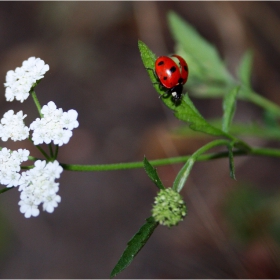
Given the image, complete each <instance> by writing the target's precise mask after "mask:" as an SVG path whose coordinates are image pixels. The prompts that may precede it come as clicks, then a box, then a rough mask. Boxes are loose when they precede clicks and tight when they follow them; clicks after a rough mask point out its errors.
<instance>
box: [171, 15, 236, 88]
mask: <svg viewBox="0 0 280 280" xmlns="http://www.w3.org/2000/svg"><path fill="white" fill-rule="evenodd" d="M168 20H169V27H170V30H171V33H172V35H173V37H174V39H175V41H176V42H177V44H178V45H179V46H178V47H179V49H181V50H182V51H184V53H185V55H186V57H184V58H185V59H186V61H187V62H188V64H189V69H190V79H191V75H192V71H194V76H196V77H197V78H199V79H202V80H204V81H206V80H209V81H211V80H212V81H213V80H216V81H223V82H225V83H226V84H227V83H232V81H233V78H232V76H231V75H230V74H229V72H228V71H227V69H226V67H225V65H224V62H223V61H222V60H221V58H220V56H219V54H218V52H217V50H216V48H215V47H214V46H213V45H211V44H210V43H209V42H207V41H206V40H205V39H204V38H203V37H202V36H201V35H200V34H199V33H198V32H197V30H196V29H195V28H194V27H193V26H191V25H190V24H189V23H187V22H186V21H185V20H183V19H182V18H181V17H180V16H178V15H177V14H176V13H175V12H169V14H168Z"/></svg>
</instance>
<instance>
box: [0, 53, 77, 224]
mask: <svg viewBox="0 0 280 280" xmlns="http://www.w3.org/2000/svg"><path fill="white" fill-rule="evenodd" d="M48 70H49V65H47V64H45V62H44V61H43V60H41V59H40V58H35V57H30V58H29V59H28V60H26V61H24V62H23V63H22V66H21V67H18V68H16V69H15V71H13V70H10V71H8V72H7V75H6V83H5V84H4V86H5V87H6V92H5V96H6V99H7V101H13V100H14V99H16V100H19V101H21V102H23V101H24V100H25V99H27V97H28V96H29V92H30V90H31V88H32V87H34V86H35V85H36V82H37V81H39V80H40V79H42V78H43V77H44V74H45V73H46V72H47V71H48ZM41 114H42V115H43V117H42V118H41V119H40V118H37V119H36V120H35V121H34V122H32V123H31V125H30V126H29V127H28V126H26V125H25V124H24V119H25V117H26V115H24V114H23V112H22V111H19V112H18V113H14V111H13V110H9V111H8V112H6V113H5V114H4V116H3V118H2V119H1V121H0V138H1V140H2V141H7V140H8V139H11V140H13V141H21V140H25V139H27V138H28V137H29V131H30V130H32V131H33V134H32V140H33V143H34V144H35V145H39V144H42V143H46V144H50V143H51V142H52V141H53V143H54V144H55V145H59V146H61V145H63V144H66V143H68V142H69V139H70V138H71V136H72V134H73V133H72V130H73V129H74V128H76V127H78V126H79V123H78V121H77V117H78V113H77V111H75V110H69V111H68V112H63V110H62V109H61V108H59V109H58V108H57V107H56V105H55V103H54V102H52V101H50V102H49V103H48V104H47V105H45V106H43V108H42V110H41ZM29 153H30V152H29V151H28V150H25V149H19V150H17V151H11V150H9V149H7V148H2V149H1V148H0V184H2V185H6V186H7V188H11V187H19V188H18V189H19V191H20V192H21V194H20V201H19V205H20V212H21V213H23V214H24V216H25V217H26V218H30V217H31V216H33V217H36V216H38V215H39V213H40V211H39V209H38V207H39V205H40V204H42V208H43V210H44V211H47V212H49V213H52V212H53V211H54V209H55V207H57V206H58V203H59V202H60V201H61V197H60V196H59V195H58V194H57V192H58V190H59V183H57V182H55V180H56V179H58V178H59V177H60V174H61V172H62V171H63V168H62V167H61V166H60V165H59V163H58V161H54V162H48V163H47V162H46V161H44V160H37V161H35V163H34V168H32V169H29V170H27V171H24V172H22V173H20V172H21V163H22V162H23V161H27V160H28V156H29Z"/></svg>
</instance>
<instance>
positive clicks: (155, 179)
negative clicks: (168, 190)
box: [143, 157, 165, 190]
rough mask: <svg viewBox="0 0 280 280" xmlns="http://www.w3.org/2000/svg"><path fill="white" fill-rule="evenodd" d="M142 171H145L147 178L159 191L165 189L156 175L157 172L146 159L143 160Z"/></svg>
mask: <svg viewBox="0 0 280 280" xmlns="http://www.w3.org/2000/svg"><path fill="white" fill-rule="evenodd" d="M143 162H144V169H145V171H146V173H147V174H148V176H149V178H150V179H151V180H152V181H153V182H154V183H155V184H156V186H157V187H158V188H159V189H161V190H164V189H165V187H164V186H163V184H162V182H161V180H160V178H159V176H158V174H157V170H156V169H155V168H154V167H153V166H152V165H151V164H150V163H149V161H148V160H147V159H146V157H145V158H144V161H143Z"/></svg>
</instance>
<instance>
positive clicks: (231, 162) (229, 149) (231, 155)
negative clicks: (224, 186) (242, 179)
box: [228, 143, 236, 180]
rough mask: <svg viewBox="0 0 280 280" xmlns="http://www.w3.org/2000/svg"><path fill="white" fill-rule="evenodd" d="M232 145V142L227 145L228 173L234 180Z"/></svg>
mask: <svg viewBox="0 0 280 280" xmlns="http://www.w3.org/2000/svg"><path fill="white" fill-rule="evenodd" d="M233 146H234V143H231V144H230V145H228V157H229V174H230V177H231V178H232V179H234V180H236V177H235V166H234V158H233Z"/></svg>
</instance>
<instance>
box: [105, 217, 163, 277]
mask: <svg viewBox="0 0 280 280" xmlns="http://www.w3.org/2000/svg"><path fill="white" fill-rule="evenodd" d="M157 226H158V223H157V222H156V221H155V219H154V218H153V217H149V218H148V219H146V223H145V224H144V225H143V226H142V227H141V228H140V229H139V231H138V232H137V233H136V234H135V235H134V236H133V237H132V239H131V240H130V241H129V242H128V243H127V247H126V249H125V250H124V252H123V254H122V256H121V258H120V259H119V261H118V263H117V264H116V266H115V267H114V269H113V270H112V272H111V275H110V277H111V278H113V277H115V276H116V275H117V274H119V273H120V272H121V271H123V270H124V269H125V268H126V267H127V266H128V265H129V264H130V263H131V262H132V261H133V259H134V258H135V256H136V255H137V254H138V253H139V251H140V250H141V249H142V247H143V246H144V245H145V244H146V243H147V241H148V240H149V238H150V237H151V235H152V234H153V232H154V230H155V229H156V227H157Z"/></svg>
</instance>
